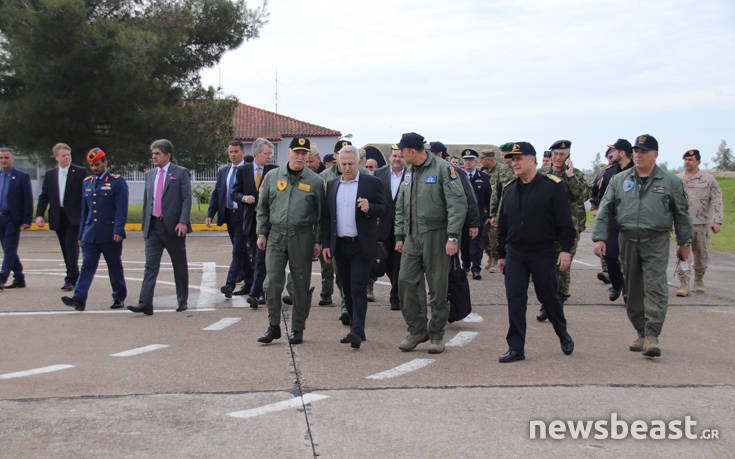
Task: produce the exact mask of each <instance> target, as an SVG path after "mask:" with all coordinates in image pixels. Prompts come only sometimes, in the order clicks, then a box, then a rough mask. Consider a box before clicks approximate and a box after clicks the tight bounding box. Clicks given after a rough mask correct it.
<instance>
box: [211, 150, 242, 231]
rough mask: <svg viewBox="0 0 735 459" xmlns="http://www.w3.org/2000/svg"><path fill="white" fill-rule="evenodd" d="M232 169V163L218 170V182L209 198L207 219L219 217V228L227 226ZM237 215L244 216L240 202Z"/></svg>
mask: <svg viewBox="0 0 735 459" xmlns="http://www.w3.org/2000/svg"><path fill="white" fill-rule="evenodd" d="M244 165H245V164H243V166H244ZM230 167H232V163H230V164H228V165H226V166H222V167H220V168H219V170H217V181H216V182H215V183H214V191H212V196H210V197H209V209H207V217H208V218H214V216H215V215H217V225H218V226H221V225H224V224H225V216H226V215H227V213H226V212H227V174H228V173H229V172H230ZM235 174H237V171H235ZM233 189H234V185H233ZM237 213H238V214H240V215H242V203H240V202H238V203H237Z"/></svg>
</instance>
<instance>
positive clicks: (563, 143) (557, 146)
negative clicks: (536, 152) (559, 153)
mask: <svg viewBox="0 0 735 459" xmlns="http://www.w3.org/2000/svg"><path fill="white" fill-rule="evenodd" d="M571 147H572V142H571V141H570V140H557V141H556V142H554V143H552V144H551V146H550V147H549V150H563V149H565V148H571Z"/></svg>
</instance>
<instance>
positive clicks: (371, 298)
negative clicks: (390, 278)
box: [367, 279, 375, 301]
mask: <svg viewBox="0 0 735 459" xmlns="http://www.w3.org/2000/svg"><path fill="white" fill-rule="evenodd" d="M374 285H375V280H374V279H370V280H368V284H367V300H368V301H375V294H374V293H373V286H374Z"/></svg>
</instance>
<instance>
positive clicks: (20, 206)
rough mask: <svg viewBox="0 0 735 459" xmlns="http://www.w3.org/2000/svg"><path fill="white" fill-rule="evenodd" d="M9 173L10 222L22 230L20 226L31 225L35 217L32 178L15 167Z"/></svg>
mask: <svg viewBox="0 0 735 459" xmlns="http://www.w3.org/2000/svg"><path fill="white" fill-rule="evenodd" d="M9 172H10V183H8V212H9V213H10V220H11V221H12V222H13V224H14V225H16V226H17V227H19V228H20V225H30V224H31V217H32V216H33V194H32V193H31V176H30V175H28V174H26V173H25V172H23V171H22V170H20V169H16V168H14V167H11V168H10V169H9Z"/></svg>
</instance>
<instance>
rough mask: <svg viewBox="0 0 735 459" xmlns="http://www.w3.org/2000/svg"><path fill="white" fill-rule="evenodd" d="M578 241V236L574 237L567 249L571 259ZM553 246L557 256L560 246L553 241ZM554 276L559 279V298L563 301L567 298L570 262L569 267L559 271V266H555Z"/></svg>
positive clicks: (570, 278) (570, 272) (570, 274)
mask: <svg viewBox="0 0 735 459" xmlns="http://www.w3.org/2000/svg"><path fill="white" fill-rule="evenodd" d="M578 242H579V236H578V237H577V238H575V239H574V244H573V245H572V248H571V249H570V250H569V255H571V259H572V260H574V255H575V254H576V253H577V243H578ZM554 247H555V248H556V257H557V258H559V252H561V246H560V245H559V243H558V242H556V243H554ZM556 277H557V279H559V298H560V299H561V300H562V302H563V301H565V300H566V299H567V298H569V284H570V283H571V282H572V263H571V261H570V262H569V268H568V269H567V270H566V271H561V270H559V268H558V267H557V268H556Z"/></svg>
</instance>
